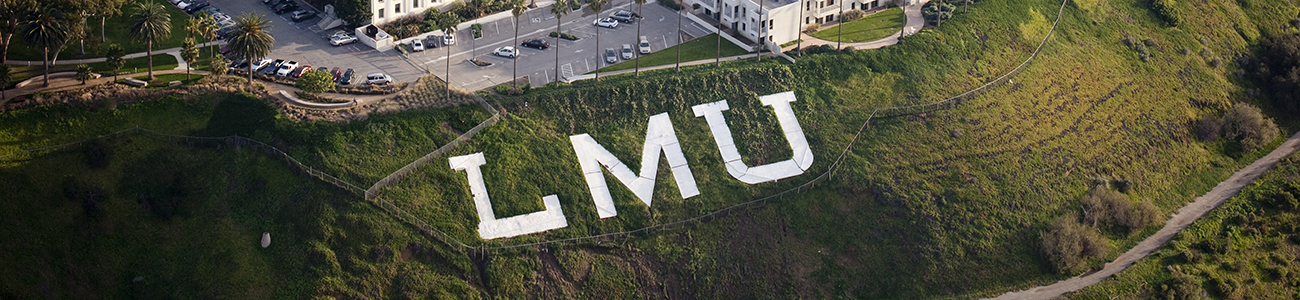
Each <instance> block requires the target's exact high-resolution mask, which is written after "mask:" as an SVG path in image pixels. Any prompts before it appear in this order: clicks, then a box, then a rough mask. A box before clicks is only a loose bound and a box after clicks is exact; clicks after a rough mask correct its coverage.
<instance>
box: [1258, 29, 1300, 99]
mask: <svg viewBox="0 0 1300 300" xmlns="http://www.w3.org/2000/svg"><path fill="white" fill-rule="evenodd" d="M1259 44H1260V51H1259V54H1257V55H1256V58H1255V61H1256V64H1255V66H1254V68H1253V69H1254V70H1252V72H1251V73H1252V74H1253V75H1254V76H1252V77H1254V78H1253V79H1254V80H1255V83H1256V86H1259V87H1261V88H1263V89H1264V90H1265V91H1266V92H1269V93H1270V94H1272V95H1273V97H1272V100H1273V104H1274V105H1275V106H1276V107H1279V108H1282V109H1284V110H1285V111H1287V112H1289V113H1292V114H1294V113H1297V112H1300V33H1287V34H1277V35H1272V36H1269V37H1266V38H1264V39H1263V41H1260V43H1259Z"/></svg>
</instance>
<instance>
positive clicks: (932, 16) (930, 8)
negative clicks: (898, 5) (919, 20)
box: [921, 1, 957, 25]
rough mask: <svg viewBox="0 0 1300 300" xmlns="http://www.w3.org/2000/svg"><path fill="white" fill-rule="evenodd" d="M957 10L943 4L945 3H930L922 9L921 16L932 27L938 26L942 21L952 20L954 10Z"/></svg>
mask: <svg viewBox="0 0 1300 300" xmlns="http://www.w3.org/2000/svg"><path fill="white" fill-rule="evenodd" d="M956 8H957V7H956V6H954V5H952V4H947V3H943V1H930V2H928V3H926V4H925V6H924V7H923V8H922V10H921V16H922V17H925V20H926V21H927V22H929V23H930V24H931V25H938V24H939V20H940V19H943V20H947V19H952V13H953V10H955V9H956Z"/></svg>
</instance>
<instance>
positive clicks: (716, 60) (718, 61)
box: [714, 18, 722, 67]
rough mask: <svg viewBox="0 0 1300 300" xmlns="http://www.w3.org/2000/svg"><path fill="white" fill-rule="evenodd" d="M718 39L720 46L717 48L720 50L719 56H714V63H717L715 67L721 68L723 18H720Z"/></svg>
mask: <svg viewBox="0 0 1300 300" xmlns="http://www.w3.org/2000/svg"><path fill="white" fill-rule="evenodd" d="M716 38H717V40H718V45H717V48H716V49H717V50H718V55H717V56H714V61H715V62H714V63H715V66H718V67H721V66H722V18H718V36H716Z"/></svg>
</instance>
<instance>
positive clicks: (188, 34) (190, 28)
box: [185, 12, 207, 39]
mask: <svg viewBox="0 0 1300 300" xmlns="http://www.w3.org/2000/svg"><path fill="white" fill-rule="evenodd" d="M200 13H201V14H205V15H206V14H207V13H205V12H200ZM202 27H203V21H202V19H199V16H194V17H193V18H189V19H185V38H187V39H190V38H194V33H195V32H197V31H199V30H200V29H201V28H202Z"/></svg>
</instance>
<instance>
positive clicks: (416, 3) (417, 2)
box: [411, 0, 420, 8]
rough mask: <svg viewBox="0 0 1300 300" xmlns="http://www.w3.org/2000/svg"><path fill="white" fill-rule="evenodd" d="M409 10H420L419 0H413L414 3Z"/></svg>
mask: <svg viewBox="0 0 1300 300" xmlns="http://www.w3.org/2000/svg"><path fill="white" fill-rule="evenodd" d="M411 8H420V0H415V2H411Z"/></svg>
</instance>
